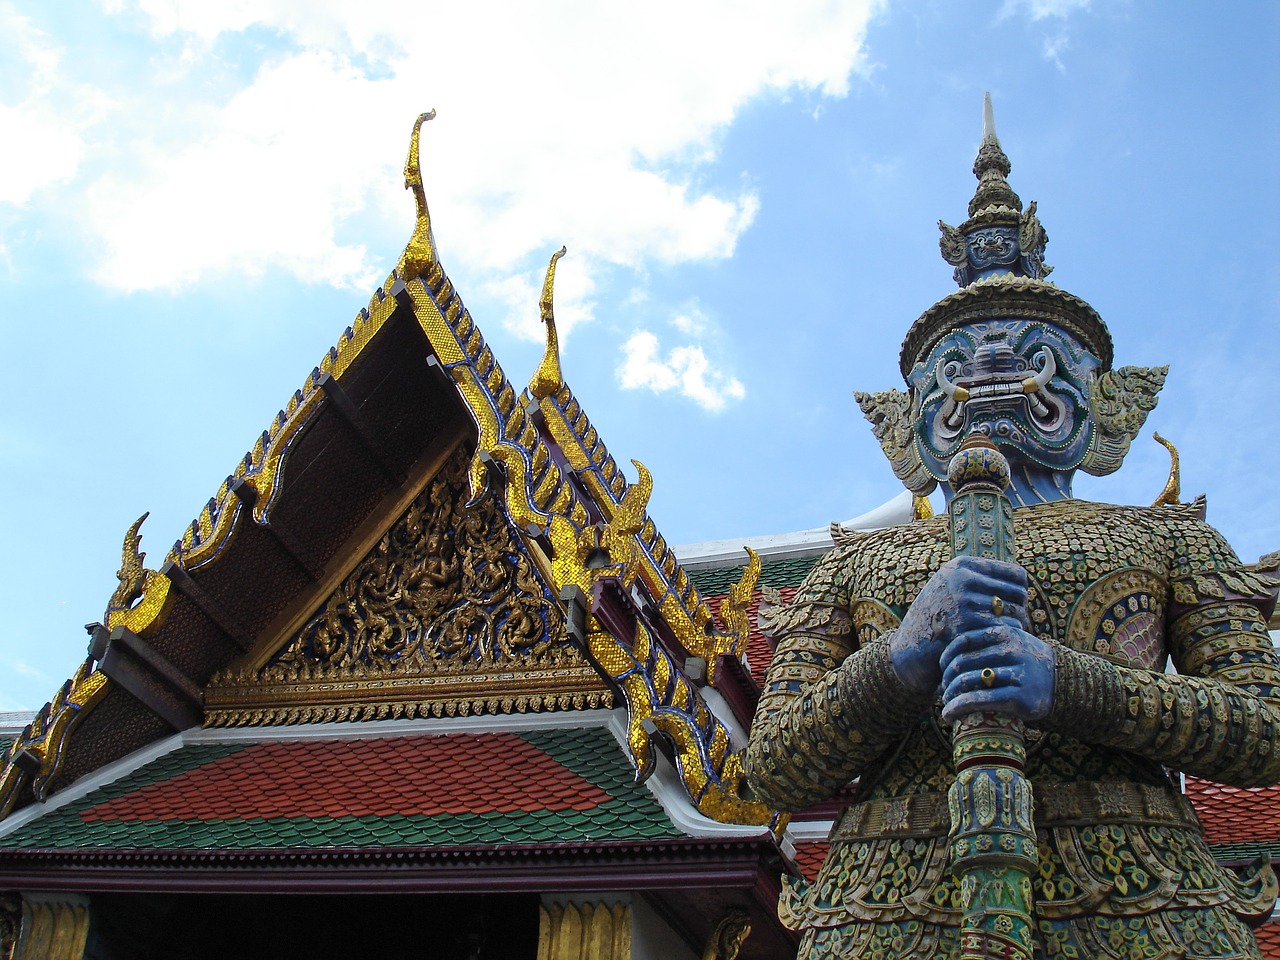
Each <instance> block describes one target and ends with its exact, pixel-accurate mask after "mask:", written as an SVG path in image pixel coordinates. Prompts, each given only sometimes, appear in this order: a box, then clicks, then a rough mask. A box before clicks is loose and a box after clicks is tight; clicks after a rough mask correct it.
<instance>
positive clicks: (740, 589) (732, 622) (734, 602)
mask: <svg viewBox="0 0 1280 960" xmlns="http://www.w3.org/2000/svg"><path fill="white" fill-rule="evenodd" d="M742 549H743V550H745V551H747V565H746V566H745V567H743V568H742V576H741V577H740V578H739V579H738V582H737V583H735V584H734V585H733V586H731V587H730V588H729V592H728V593H727V594H726V595H725V598H724V599H723V600H721V601H720V619H721V621H723V623H724V625H725V628H726V629H725V632H726V633H728V634H730V635H731V636H733V638H734V640H733V647H734V649H735V650H745V649H746V648H747V638H748V637H749V636H750V635H751V618H750V617H749V616H748V615H747V611H748V609H749V608H750V607H751V598H752V596H753V595H754V594H755V590H756V583H758V582H759V580H760V569H761V563H760V554H758V553H756V552H755V551H754V550H752V549H751V548H750V547H747V546H744V547H743V548H742Z"/></svg>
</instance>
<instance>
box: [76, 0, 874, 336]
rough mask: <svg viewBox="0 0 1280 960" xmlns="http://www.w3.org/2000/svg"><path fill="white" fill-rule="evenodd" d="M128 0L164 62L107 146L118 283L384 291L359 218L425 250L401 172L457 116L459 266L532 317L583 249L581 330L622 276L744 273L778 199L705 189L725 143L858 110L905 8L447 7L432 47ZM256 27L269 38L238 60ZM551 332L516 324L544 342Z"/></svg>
mask: <svg viewBox="0 0 1280 960" xmlns="http://www.w3.org/2000/svg"><path fill="white" fill-rule="evenodd" d="M103 2H104V4H105V8H106V9H107V10H108V11H109V12H111V13H112V14H113V15H115V16H118V17H120V18H121V22H122V23H123V24H127V23H129V22H130V21H132V22H134V23H142V24H143V25H144V29H145V30H147V31H149V36H150V37H151V39H150V40H143V41H142V42H143V43H144V45H145V44H150V45H151V46H152V47H153V48H154V49H155V53H154V55H153V56H151V57H150V58H148V57H147V56H146V55H145V53H144V54H143V55H140V56H138V57H136V58H135V60H136V62H137V63H141V64H146V66H143V67H140V68H138V69H140V70H142V71H143V73H144V75H145V82H138V83H136V84H134V85H132V86H131V87H130V88H129V90H128V98H127V100H128V102H127V103H121V104H119V105H118V109H117V113H116V115H115V119H118V120H120V121H121V122H120V123H118V124H117V123H100V124H98V125H97V126H96V127H95V129H94V135H95V137H96V138H98V139H96V140H92V141H90V142H89V143H87V144H86V146H85V149H86V150H87V151H88V152H91V153H92V154H93V155H94V156H95V157H103V158H110V159H111V161H112V162H111V163H110V164H106V163H104V164H103V166H102V168H101V169H100V170H97V169H96V170H95V171H94V174H93V177H92V179H91V180H90V182H88V183H87V184H82V185H81V186H82V187H84V188H85V189H86V190H87V195H88V197H89V202H88V203H87V204H86V205H85V207H84V211H85V212H84V216H83V217H82V224H83V226H84V227H85V229H86V230H87V231H88V232H89V233H90V234H91V235H92V236H91V238H90V239H91V240H92V241H94V242H93V243H92V248H93V249H95V250H99V251H101V260H100V261H99V262H97V263H96V264H91V267H92V268H93V269H94V273H95V276H96V277H97V278H98V279H99V280H100V281H101V282H103V283H104V284H108V285H112V286H116V287H121V288H124V289H140V288H155V287H166V286H176V285H179V284H189V283H191V282H193V281H198V280H200V279H204V278H209V277H221V276H226V275H227V274H228V273H229V272H230V273H254V272H258V271H262V270H265V269H269V268H278V269H284V270H286V271H288V272H290V273H293V274H295V275H296V276H298V277H301V278H304V279H308V280H315V281H319V282H328V283H333V284H337V285H342V286H357V287H360V286H367V285H368V283H369V282H370V278H371V277H375V276H377V275H378V274H379V272H380V271H381V270H382V269H385V263H386V261H387V259H389V257H388V251H387V250H384V249H379V250H378V251H377V253H376V255H375V254H371V253H370V252H369V251H368V250H366V249H364V248H363V247H362V246H361V245H360V244H359V243H355V242H352V241H350V240H349V239H346V238H347V237H349V236H351V235H352V234H351V231H349V230H345V231H344V221H346V220H348V219H350V218H355V217H364V218H368V217H373V218H374V220H375V222H376V224H378V225H380V226H379V227H378V229H380V230H381V231H382V232H384V233H385V234H387V235H388V236H397V237H398V236H403V235H407V232H408V231H407V224H406V221H407V218H408V216H409V213H408V211H409V210H410V205H409V203H408V201H407V199H406V198H405V197H404V195H403V193H402V192H401V191H400V189H399V188H400V184H399V167H400V164H401V163H402V162H403V155H404V149H405V146H406V141H407V136H408V128H409V124H410V122H411V121H412V118H413V117H414V116H416V115H417V114H418V113H419V112H420V111H422V110H423V109H426V108H429V107H434V108H436V109H438V111H439V119H437V120H436V121H435V122H434V123H432V124H431V125H429V126H428V128H427V129H426V131H425V133H424V136H423V141H424V142H423V152H422V159H423V166H424V174H425V177H426V181H427V190H428V198H429V201H430V203H431V207H432V213H433V217H434V218H435V223H436V235H437V238H438V240H439V241H440V247H441V254H442V256H443V257H444V259H445V262H446V264H447V265H449V266H450V269H451V272H454V273H455V274H457V273H458V272H459V267H460V266H464V267H465V270H466V271H467V272H468V273H469V274H470V275H469V276H468V280H469V282H472V283H481V284H492V285H494V288H495V289H497V290H505V291H506V292H507V293H508V294H509V295H510V297H511V298H512V300H513V302H514V298H515V297H516V295H517V294H519V295H520V296H521V297H523V296H524V295H525V294H527V293H528V291H529V289H530V288H531V286H532V287H533V288H534V289H536V287H537V286H539V285H540V283H541V270H542V269H543V268H544V267H545V260H546V257H547V256H548V255H549V251H551V250H554V249H556V248H558V247H559V246H560V244H562V243H564V244H567V245H568V246H569V248H570V250H571V252H573V254H574V256H575V258H576V259H577V261H578V265H577V267H576V270H577V272H578V274H579V277H578V279H577V280H574V281H571V282H567V283H566V286H565V291H564V303H563V307H562V308H558V310H557V320H558V321H559V322H560V324H561V326H562V328H563V329H564V330H566V331H567V330H568V329H570V328H571V327H572V326H573V324H574V323H575V322H578V321H581V320H584V319H587V318H589V317H590V311H591V300H590V297H589V293H590V290H591V289H592V287H593V284H595V283H596V277H597V276H598V275H599V274H600V271H601V270H602V269H604V268H605V267H607V266H609V265H616V266H622V267H624V268H628V269H634V270H639V271H643V270H644V269H645V267H646V266H647V265H649V264H663V263H681V262H688V261H697V260H708V259H718V258H724V257H728V256H731V255H732V253H733V251H734V249H735V245H736V243H737V241H738V238H739V237H740V236H741V234H742V232H743V231H744V230H745V229H747V227H748V226H749V225H750V224H751V222H752V220H753V218H754V216H755V214H756V211H757V208H758V205H759V201H758V199H757V197H756V196H755V195H754V193H753V192H752V191H751V190H750V189H749V188H748V187H744V186H735V187H728V188H723V187H710V186H707V185H706V183H705V173H706V172H707V171H708V170H709V169H710V167H709V165H710V164H712V163H713V162H714V161H715V159H716V157H717V151H718V143H719V138H720V137H721V135H722V134H723V132H724V130H725V129H726V128H727V126H728V125H729V124H731V123H732V122H733V120H734V118H735V116H736V115H737V113H738V111H739V110H741V109H742V108H743V107H744V106H745V105H746V104H748V103H749V102H751V101H752V100H753V99H755V98H758V97H761V96H776V97H786V96H790V95H793V94H796V93H805V92H807V93H810V94H812V95H814V96H818V97H838V96H843V95H844V94H845V93H846V92H847V91H848V88H849V82H850V77H851V75H853V74H854V73H855V72H857V71H859V70H861V69H863V60H862V41H863V38H864V36H865V31H866V25H867V22H868V20H869V19H870V17H871V15H872V14H873V12H874V10H875V9H876V8H877V6H878V5H879V2H880V0H862V2H856V3H851V2H839V0H806V2H798V3H796V4H792V5H790V6H789V7H788V11H787V15H786V16H785V17H778V16H776V7H775V6H774V5H772V4H770V3H768V2H765V0H753V2H750V3H746V4H743V3H737V2H731V0H719V2H714V3H707V4H699V5H693V6H689V5H686V4H681V3H677V2H675V0H664V2H658V3H655V4H649V5H647V6H645V7H643V8H640V7H636V6H635V5H613V4H589V5H583V4H578V3H574V2H570V0H559V2H551V3H547V4H538V5H530V4H525V3H519V2H510V3H507V4H500V5H494V4H454V3H438V4H427V5H420V6H418V7H416V8H415V10H414V14H413V18H412V19H413V23H414V25H415V26H414V29H413V34H412V36H410V34H408V33H407V32H406V30H407V27H408V24H406V17H405V8H404V5H403V3H402V2H400V0H365V2H362V3H361V4H359V5H352V4H347V3H341V2H338V0H313V2H306V3H304V2H302V0H254V2H252V3H250V2H247V0H234V2H227V3H208V2H205V0H132V2H129V0H103ZM249 28H253V30H254V31H255V33H254V43H253V44H244V43H228V42H225V41H227V40H228V38H232V39H234V38H235V37H236V36H237V35H239V34H242V33H243V31H245V30H247V29H249ZM272 36H274V37H275V38H276V41H275V42H274V43H271V42H268V43H266V45H265V48H266V49H267V50H268V51H269V52H268V53H266V54H263V53H261V52H260V51H261V50H262V49H263V42H262V37H268V38H269V37H272ZM175 44H177V45H178V46H179V47H181V52H180V53H175V52H174V51H175ZM246 51H251V52H246ZM245 57H257V58H259V60H258V62H252V61H247V60H245V59H244V58H245ZM236 58H239V59H236ZM246 76H247V77H248V79H247V80H244V79H239V80H235V78H237V77H241V78H242V77H246ZM228 78H232V80H234V82H235V83H236V84H238V85H239V86H238V88H236V87H233V86H229V84H230V82H231V81H229V80H228ZM63 82H64V83H66V82H67V81H66V80H64V81H63ZM137 118H148V121H147V122H140V121H138V120H137ZM68 155H69V156H71V155H73V154H72V153H70V152H68ZM60 175H62V176H65V175H66V174H65V173H63V174H60ZM365 226H366V229H365V231H364V233H362V236H368V235H369V233H368V229H367V227H368V225H367V224H366V225H365ZM379 279H380V277H379ZM565 279H566V281H569V277H568V276H566V278H565ZM573 284H577V285H578V287H579V289H578V290H577V291H576V292H575V291H574V290H573V289H572V285H573ZM535 302H536V297H535ZM521 304H522V305H521V307H520V310H521V315H522V316H525V317H528V316H529V315H531V308H530V306H529V305H527V304H525V303H524V301H523V300H522V301H521ZM532 316H533V321H532V323H531V322H529V321H528V320H527V319H519V318H517V317H515V316H514V315H513V318H512V319H511V320H510V321H509V325H511V326H513V327H515V328H518V329H519V330H520V331H522V335H523V336H527V337H529V338H530V339H537V338H539V337H540V336H541V332H540V327H539V326H538V325H537V323H536V314H533V315H532Z"/></svg>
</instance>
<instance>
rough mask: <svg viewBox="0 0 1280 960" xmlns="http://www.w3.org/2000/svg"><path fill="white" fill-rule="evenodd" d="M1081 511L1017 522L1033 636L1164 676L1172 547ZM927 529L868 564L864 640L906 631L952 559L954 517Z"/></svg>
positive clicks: (861, 619)
mask: <svg viewBox="0 0 1280 960" xmlns="http://www.w3.org/2000/svg"><path fill="white" fill-rule="evenodd" d="M1078 513H1079V515H1072V516H1062V515H1061V514H1060V513H1052V514H1049V515H1046V516H1042V515H1040V514H1038V512H1037V511H1035V510H1032V511H1026V512H1023V511H1019V513H1018V514H1017V515H1015V523H1016V532H1015V537H1016V543H1017V553H1018V561H1019V562H1020V563H1021V564H1022V565H1023V567H1025V568H1026V570H1027V572H1028V573H1029V574H1030V575H1031V596H1030V610H1029V615H1030V618H1031V628H1032V630H1033V632H1035V633H1036V634H1038V635H1040V636H1042V637H1048V638H1052V639H1054V640H1057V641H1058V642H1059V643H1063V644H1066V645H1067V646H1070V647H1072V648H1074V649H1076V650H1080V651H1083V652H1089V653H1095V654H1098V655H1100V656H1104V657H1106V658H1108V659H1110V660H1113V661H1115V662H1117V663H1120V664H1123V665H1125V666H1137V667H1145V668H1149V669H1154V670H1159V669H1162V668H1163V667H1164V662H1165V649H1164V646H1165V645H1164V632H1165V624H1164V617H1165V605H1166V598H1167V596H1168V570H1169V566H1170V562H1171V560H1172V558H1171V557H1170V556H1168V546H1167V544H1166V542H1165V541H1164V540H1163V538H1161V537H1160V536H1159V534H1158V533H1157V532H1155V531H1153V530H1151V529H1143V528H1141V527H1137V526H1135V525H1133V524H1125V523H1115V522H1108V520H1109V519H1111V518H1109V517H1108V516H1107V515H1106V514H1105V513H1101V512H1096V513H1095V512H1094V511H1090V510H1088V509H1087V508H1085V509H1080V510H1079V512H1078ZM913 526H917V525H913ZM918 527H919V529H917V530H914V531H912V532H913V536H911V537H901V538H897V539H895V540H894V541H893V542H886V543H878V544H876V545H875V547H874V549H870V550H867V551H865V552H863V553H862V555H861V556H860V558H859V567H860V569H859V571H858V577H857V579H858V586H859V589H858V591H857V597H858V598H857V599H856V600H855V602H854V604H853V609H852V611H851V612H852V614H853V620H854V629H855V631H856V633H857V635H858V638H859V640H860V641H861V642H863V643H865V642H867V641H868V640H870V639H873V638H874V637H876V636H880V635H883V634H885V633H888V632H889V631H890V630H892V629H893V628H894V627H895V626H897V624H898V622H899V620H900V618H901V615H902V614H903V612H905V610H906V608H907V607H908V606H909V605H910V603H911V601H912V600H914V599H915V597H916V595H917V594H918V593H919V592H920V590H921V588H922V587H923V586H924V584H925V583H926V582H927V580H928V579H929V577H930V576H932V574H933V573H934V571H936V570H937V569H938V567H940V566H941V565H942V564H943V563H945V562H946V561H947V560H948V559H949V558H950V556H951V554H950V551H949V549H948V547H947V543H946V525H945V518H943V519H942V521H941V522H937V521H935V522H930V523H928V524H919V525H918ZM907 529H908V530H910V529H911V528H907ZM904 532H905V531H904Z"/></svg>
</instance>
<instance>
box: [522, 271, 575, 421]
mask: <svg viewBox="0 0 1280 960" xmlns="http://www.w3.org/2000/svg"><path fill="white" fill-rule="evenodd" d="M566 250H567V248H566V247H561V248H560V249H559V250H557V251H556V252H555V253H553V254H552V255H551V262H550V263H549V264H548V265H547V278H546V280H544V281H543V283H542V297H541V298H540V299H539V300H538V312H539V313H540V314H541V316H542V322H543V323H545V324H546V325H547V349H546V352H544V353H543V355H542V362H541V363H540V364H538V369H537V370H535V371H534V373H533V378H532V379H531V380H530V381H529V392H530V393H531V394H533V396H534V397H536V398H537V399H539V400H541V399H542V398H543V397H549V396H551V394H553V393H555V392H556V391H557V390H559V389H560V387H561V385H562V384H563V383H564V374H563V373H562V372H561V371H560V339H559V337H558V336H557V335H556V316H555V309H554V307H553V305H552V290H553V287H554V286H555V281H556V262H557V261H558V260H559V259H560V258H561V257H563V256H564V255H565V252H566Z"/></svg>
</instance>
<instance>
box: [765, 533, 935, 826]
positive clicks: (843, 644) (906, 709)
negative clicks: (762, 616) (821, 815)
mask: <svg viewBox="0 0 1280 960" xmlns="http://www.w3.org/2000/svg"><path fill="white" fill-rule="evenodd" d="M836 562H837V561H835V560H834V559H832V558H831V557H830V556H829V557H828V558H827V559H826V560H824V561H820V563H819V566H818V567H817V568H815V570H814V572H813V573H812V574H811V575H810V577H809V579H808V580H806V582H805V584H804V586H802V587H801V588H800V591H799V592H798V593H797V595H796V597H795V599H794V600H793V601H792V603H791V605H790V607H789V608H788V610H787V611H786V614H785V617H786V621H787V623H788V626H787V627H786V628H785V632H784V633H783V635H782V636H781V639H780V640H779V643H778V648H777V652H776V653H775V654H774V657H773V660H772V662H771V664H770V666H769V673H768V677H767V679H766V681H765V690H764V693H763V695H762V696H761V698H760V705H759V707H758V708H757V710H756V716H755V720H754V722H753V723H752V726H751V738H750V742H749V744H748V747H747V756H746V767H747V774H748V777H749V779H750V783H751V788H752V790H753V791H754V793H755V796H756V798H757V799H759V800H761V801H763V802H764V803H767V804H769V805H771V806H773V807H775V808H777V809H780V810H798V809H802V808H804V807H806V806H809V805H810V804H813V803H817V802H819V801H821V800H825V799H827V798H828V797H830V796H831V795H832V794H834V793H835V792H836V791H837V790H839V789H840V788H841V787H843V786H844V785H845V784H847V783H848V782H849V781H850V780H852V779H853V778H854V777H856V776H858V774H859V773H861V772H862V770H863V769H864V768H865V767H866V766H867V764H868V763H870V762H871V761H872V760H874V759H875V758H876V757H877V756H879V755H880V754H881V753H882V752H883V751H884V749H885V747H886V746H888V745H889V744H890V743H892V742H893V741H895V740H896V739H899V738H900V737H901V736H902V735H903V733H904V732H905V731H906V729H907V728H908V727H909V726H910V725H911V724H912V723H914V722H915V721H916V720H918V718H919V716H920V714H921V712H922V711H923V710H924V709H926V708H927V707H928V705H929V702H930V700H931V697H920V696H918V695H916V694H913V693H911V692H910V691H909V690H908V689H907V688H906V687H905V686H904V685H903V684H902V682H901V681H900V680H899V679H898V677H897V675H896V674H895V672H894V669H893V665H892V663H891V662H890V657H889V643H888V642H887V639H882V640H878V641H875V642H873V643H870V644H868V645H866V646H865V647H863V648H861V649H857V644H856V641H855V639H854V637H853V633H852V623H851V620H850V616H849V600H848V597H847V596H846V595H845V591H844V589H843V588H842V586H841V583H840V579H841V578H840V574H841V571H840V570H839V569H837V568H835V564H836Z"/></svg>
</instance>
